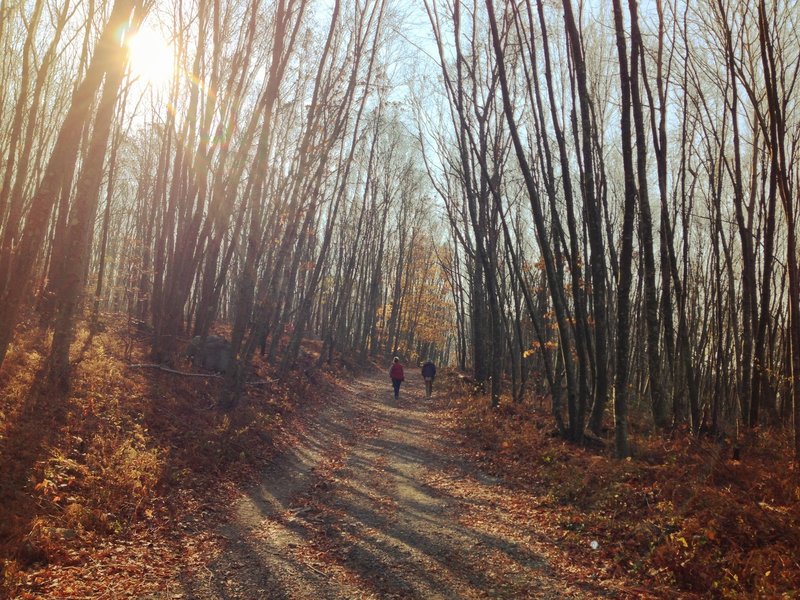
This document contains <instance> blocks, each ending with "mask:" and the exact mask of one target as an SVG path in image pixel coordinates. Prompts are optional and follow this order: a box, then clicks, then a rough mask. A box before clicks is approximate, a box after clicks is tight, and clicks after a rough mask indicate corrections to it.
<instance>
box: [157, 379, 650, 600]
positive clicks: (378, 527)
mask: <svg viewBox="0 0 800 600" xmlns="http://www.w3.org/2000/svg"><path fill="white" fill-rule="evenodd" d="M447 409H448V406H447V401H446V399H443V398H437V397H436V393H435V392H434V398H433V399H431V400H426V399H425V398H424V386H423V382H422V379H421V377H415V376H414V375H413V374H412V375H410V377H409V379H408V380H407V381H406V383H405V384H404V386H403V388H402V390H401V394H400V399H399V400H398V401H395V400H394V398H393V396H392V392H391V385H390V382H389V381H388V378H387V377H386V375H385V374H383V373H374V374H371V375H368V376H366V377H363V378H361V379H358V380H356V381H353V382H352V383H351V384H350V385H349V386H348V387H347V388H346V389H345V390H343V391H342V392H341V393H340V394H338V395H337V397H334V398H331V400H330V402H328V403H327V404H326V405H325V407H324V408H323V409H321V410H320V411H318V413H317V414H314V415H309V418H308V419H306V420H305V429H304V430H303V431H301V432H300V433H299V434H298V435H297V438H296V440H295V444H294V445H293V447H291V448H290V449H289V450H288V451H286V452H284V453H283V454H281V455H280V456H279V457H277V459H276V460H275V462H274V463H273V465H272V467H271V468H270V469H269V471H268V472H267V473H265V474H264V478H263V482H262V483H261V485H260V486H258V487H257V488H255V489H253V490H251V491H250V492H249V493H248V494H247V495H245V496H244V497H242V498H240V499H239V500H237V501H236V503H235V506H234V507H233V514H234V517H233V518H232V519H231V520H230V522H228V524H227V525H225V526H224V527H223V529H222V530H221V531H219V532H218V536H217V537H218V539H221V540H222V543H221V545H220V549H219V551H218V552H217V553H216V557H215V559H214V560H213V561H212V562H211V563H210V564H208V565H203V566H201V567H198V568H195V569H193V570H192V572H191V573H187V574H185V575H184V578H183V581H182V587H183V591H182V592H180V593H177V594H170V595H171V596H172V597H183V598H186V597H189V598H198V599H212V598H213V599H219V598H223V599H226V598H228V599H234V598H237V599H238V598H298V599H299V598H309V599H321V598H330V599H334V598H342V599H354V598H425V599H433V598H645V597H655V596H651V594H650V593H648V592H647V590H644V589H641V588H637V587H635V585H632V584H630V583H625V582H624V581H622V580H619V579H607V580H601V579H599V575H598V573H599V572H600V571H599V569H597V568H596V567H597V566H598V565H597V564H593V560H592V559H591V557H589V558H586V557H585V556H586V555H585V553H581V556H583V558H579V557H578V558H576V557H575V556H571V553H570V551H569V549H568V548H564V547H562V545H561V544H560V541H559V538H560V532H559V530H558V528H557V527H556V526H555V523H556V521H557V515H553V514H548V511H547V509H545V508H541V509H540V508H537V506H538V504H539V503H537V501H536V497H535V495H533V494H529V493H528V492H526V491H524V490H519V489H513V487H512V486H510V485H508V484H507V483H506V482H504V481H503V480H500V479H497V478H494V477H491V476H489V475H487V474H485V473H482V472H481V471H480V470H478V469H476V468H475V467H474V466H472V465H470V463H469V462H468V461H467V460H465V459H464V458H463V457H461V454H462V453H460V452H459V441H458V435H457V434H456V433H455V432H454V431H453V429H452V426H451V424H450V421H449V419H448V411H447ZM586 543H587V546H588V545H589V544H591V541H590V540H587V542H586Z"/></svg>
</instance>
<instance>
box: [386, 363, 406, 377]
mask: <svg viewBox="0 0 800 600" xmlns="http://www.w3.org/2000/svg"><path fill="white" fill-rule="evenodd" d="M389 377H391V378H392V379H399V380H400V381H403V380H404V379H405V375H404V373H403V365H401V364H400V363H399V362H396V363H392V368H391V369H389Z"/></svg>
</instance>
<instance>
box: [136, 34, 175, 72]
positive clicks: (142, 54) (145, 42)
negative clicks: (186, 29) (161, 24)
mask: <svg viewBox="0 0 800 600" xmlns="http://www.w3.org/2000/svg"><path fill="white" fill-rule="evenodd" d="M127 44H128V50H129V61H130V69H131V75H132V76H133V77H135V78H137V79H140V80H142V81H144V82H145V83H147V84H150V85H153V86H165V85H166V84H168V83H169V82H170V80H171V79H172V77H173V75H174V73H175V65H174V63H175V51H174V49H173V48H172V44H170V42H168V41H167V40H166V39H165V37H164V35H163V34H162V33H161V32H159V31H158V30H156V29H153V28H152V27H147V26H143V27H141V28H140V29H139V31H137V32H136V33H135V34H133V35H132V36H131V37H130V38H128V41H127Z"/></svg>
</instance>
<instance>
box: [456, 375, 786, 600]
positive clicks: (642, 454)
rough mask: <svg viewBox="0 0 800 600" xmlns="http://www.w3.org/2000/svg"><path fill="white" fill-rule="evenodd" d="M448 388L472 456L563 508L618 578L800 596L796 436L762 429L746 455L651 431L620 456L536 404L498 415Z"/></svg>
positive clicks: (577, 534)
mask: <svg viewBox="0 0 800 600" xmlns="http://www.w3.org/2000/svg"><path fill="white" fill-rule="evenodd" d="M449 388H450V389H449V390H448V392H449V393H450V395H451V397H452V398H453V399H452V400H451V407H452V408H453V410H452V418H453V419H454V420H455V423H456V425H457V427H458V428H459V429H460V431H461V432H462V433H463V439H464V444H465V449H466V451H467V452H469V453H470V454H471V455H472V457H473V458H474V459H475V460H477V461H478V462H479V463H481V464H482V466H483V467H484V468H486V469H488V470H490V471H492V472H494V473H495V474H497V475H502V476H504V477H506V478H508V479H510V480H513V481H514V482H516V483H517V484H519V485H521V486H525V487H526V488H528V489H532V490H533V491H535V492H539V495H538V497H539V498H540V499H541V503H542V505H543V506H550V507H553V508H554V509H556V508H557V509H558V510H557V511H555V510H554V514H558V515H561V516H560V517H558V518H559V519H560V523H559V526H560V527H561V528H562V529H563V531H564V542H565V543H566V544H567V546H568V547H569V548H570V551H571V552H575V553H592V554H593V555H594V556H595V557H597V556H598V555H599V556H600V557H602V559H603V564H605V565H606V571H607V574H608V575H610V576H613V575H614V574H615V573H618V574H620V575H621V574H623V572H626V573H627V574H629V575H635V576H636V577H637V578H641V579H644V580H649V581H652V582H653V584H654V586H657V587H658V588H660V589H665V588H667V589H673V590H675V591H676V594H677V595H679V596H683V595H684V594H687V595H689V594H696V595H702V596H711V597H719V598H751V597H759V598H780V597H796V596H795V594H796V593H797V590H798V589H800V502H798V500H800V487H798V477H797V473H796V471H795V470H794V468H793V466H792V462H791V457H792V451H791V440H790V438H789V435H788V432H783V431H772V430H770V431H766V430H765V431H756V432H754V434H753V435H752V436H751V438H750V439H749V440H747V442H746V444H744V445H743V446H742V447H741V449H740V458H741V460H734V459H733V453H732V449H731V448H730V447H729V446H727V445H724V444H719V443H716V442H714V441H713V440H710V439H706V438H702V439H695V438H693V437H692V436H691V435H689V434H688V433H687V432H686V431H680V432H675V433H673V434H672V435H671V436H669V437H666V436H662V435H652V436H650V437H647V436H645V435H644V434H643V433H642V434H637V435H635V436H633V438H632V443H633V448H634V456H633V457H632V458H630V459H628V460H617V459H615V458H613V455H612V450H613V439H608V440H606V441H605V442H606V445H605V447H604V448H602V449H601V448H600V446H601V444H599V443H597V444H595V445H596V447H595V448H594V449H591V450H590V449H586V448H581V447H578V446H577V445H575V444H571V443H568V442H565V441H564V440H563V439H561V438H560V437H558V436H557V435H555V434H554V431H553V429H554V427H553V420H552V417H551V416H550V415H549V413H548V411H547V410H546V409H545V407H544V406H543V405H541V404H539V403H538V402H535V403H528V402H526V403H522V404H513V403H511V402H510V401H508V400H505V401H504V402H502V403H501V406H500V408H499V409H497V410H492V409H491V408H489V402H488V399H487V398H486V397H485V396H475V395H472V394H471V393H470V391H469V390H468V389H467V387H466V386H464V385H463V384H460V383H459V382H458V380H457V379H456V378H452V379H451V380H450V384H449ZM634 429H635V430H636V429H639V430H640V431H644V430H645V428H644V427H640V428H636V427H634ZM595 542H596V543H595Z"/></svg>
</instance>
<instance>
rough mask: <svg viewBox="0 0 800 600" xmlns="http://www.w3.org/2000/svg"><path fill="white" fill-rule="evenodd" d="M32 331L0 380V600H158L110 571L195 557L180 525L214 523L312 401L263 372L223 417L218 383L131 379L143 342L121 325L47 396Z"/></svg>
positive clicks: (302, 384)
mask: <svg viewBox="0 0 800 600" xmlns="http://www.w3.org/2000/svg"><path fill="white" fill-rule="evenodd" d="M34 331H35V330H34V329H31V332H29V333H23V334H21V335H20V336H18V339H17V341H16V343H15V345H14V346H13V347H12V349H11V351H10V352H9V355H8V358H7V359H6V361H5V363H4V364H3V367H2V369H0V463H1V464H2V465H3V468H2V474H1V475H0V567H2V572H0V597H3V596H4V594H7V595H10V596H14V597H17V596H19V597H39V596H38V594H43V595H44V596H46V597H55V594H57V593H66V592H64V590H67V589H68V590H72V593H73V594H74V595H78V596H93V595H96V594H100V593H101V592H106V593H110V592H109V590H113V589H115V588H114V585H115V582H116V585H117V586H118V587H117V588H116V589H121V590H126V591H131V590H133V591H134V592H135V595H137V594H142V595H146V594H148V593H152V592H154V591H158V590H159V585H161V584H160V583H159V579H161V581H162V582H163V577H162V578H159V577H158V576H157V575H158V573H157V572H156V571H154V570H152V569H151V570H150V571H149V572H148V573H149V575H150V577H151V579H147V578H146V577H143V576H142V575H143V573H138V572H137V573H138V575H137V573H134V572H133V571H130V570H119V569H115V568H114V564H115V562H117V561H119V560H121V558H120V553H123V554H125V553H127V554H128V555H130V557H131V558H130V560H128V561H127V562H128V563H129V564H136V565H144V567H143V568H146V567H147V565H153V564H157V565H161V566H162V567H163V569H164V571H165V573H169V572H171V573H173V574H174V573H175V572H177V571H176V568H175V565H174V564H173V563H174V561H176V560H184V561H185V560H190V557H189V556H188V555H187V552H186V547H187V545H188V546H189V547H194V546H195V545H198V544H197V539H196V537H197V536H196V535H195V537H194V538H193V539H192V540H187V538H186V535H185V530H186V522H187V521H188V520H191V519H193V518H195V517H196V515H197V514H199V512H200V510H201V508H202V512H203V513H204V515H205V514H206V513H208V512H209V510H210V513H211V514H222V510H221V507H223V506H224V505H226V504H227V503H228V502H229V500H230V498H229V495H230V493H231V492H230V490H232V489H233V488H234V485H233V484H234V483H239V484H241V483H243V482H249V481H255V480H256V478H257V474H258V473H259V472H260V469H261V468H263V466H264V464H266V462H267V460H268V459H269V457H270V456H271V455H272V454H273V453H274V451H275V450H276V448H277V447H278V446H279V445H280V444H281V443H282V442H281V439H283V438H282V435H283V433H282V432H283V431H284V426H285V423H286V420H287V419H288V418H291V416H292V413H293V411H294V408H295V407H296V406H297V405H298V404H299V403H300V402H309V401H313V400H314V398H315V393H314V392H313V388H312V385H311V383H310V382H309V380H308V379H307V377H306V376H305V375H303V374H302V371H301V374H300V375H298V376H296V377H295V376H292V377H294V378H292V379H290V380H288V381H283V382H281V381H278V380H277V379H276V378H274V377H273V373H272V372H271V369H270V367H269V366H268V365H266V364H264V363H260V364H259V365H258V366H257V374H258V376H259V377H260V378H261V379H262V380H263V381H264V382H265V385H262V386H259V387H257V388H252V389H251V390H250V391H249V392H248V394H247V397H246V398H244V399H243V400H242V401H241V402H240V404H239V405H238V407H237V408H236V409H235V410H232V411H230V412H228V413H226V412H223V411H221V410H218V409H216V408H215V406H214V404H215V400H216V398H217V396H218V394H219V391H220V385H221V383H220V380H219V379H208V378H185V377H180V376H176V375H173V374H169V373H165V372H162V371H157V370H149V369H147V370H146V369H130V368H128V367H127V365H126V361H125V360H124V359H123V357H124V356H126V355H129V356H130V362H133V363H141V362H148V361H147V359H146V341H147V336H141V337H140V338H138V339H137V338H136V336H135V335H134V336H132V333H131V332H130V331H127V330H126V329H125V328H124V327H123V326H120V327H116V328H109V330H108V331H106V332H101V333H100V334H98V335H97V336H94V337H91V338H90V337H89V334H88V332H87V331H83V332H81V334H80V335H79V336H78V338H79V339H78V340H77V341H76V344H75V346H74V348H73V357H75V356H77V357H78V360H77V365H76V367H75V371H74V376H73V386H72V390H71V391H70V393H69V394H68V395H66V396H63V395H60V396H55V395H51V394H50V393H49V392H48V391H46V390H45V388H44V386H43V385H42V384H41V383H40V382H39V375H40V373H41V371H42V367H43V365H44V356H45V352H46V348H47V344H46V343H45V342H46V340H42V339H41V338H40V337H37V335H36V334H35V333H33V332H34ZM180 368H181V369H184V370H188V369H189V368H190V367H189V366H188V365H181V366H180ZM314 376H315V377H316V378H320V377H323V376H324V375H323V374H319V373H315V375H314ZM314 383H322V384H324V381H321V380H319V379H318V380H317V381H315V382H314ZM211 507H217V508H211ZM193 515H195V516H193ZM206 519H207V517H206ZM207 524H208V523H206V525H207ZM137 540H138V541H137ZM199 546H202V544H199ZM111 548H123V550H114V551H113V552H112V551H111V550H110V549H111ZM200 551H202V550H201V548H198V549H197V552H200ZM134 555H135V556H134ZM90 559H91V560H90ZM87 561H89V562H90V563H91V564H93V565H95V567H96V568H97V569H98V574H97V576H96V577H93V578H91V579H92V581H82V580H81V581H79V580H73V579H70V573H72V572H71V571H69V570H65V569H66V568H67V567H68V566H69V565H72V564H82V565H86V564H87ZM101 572H102V574H101ZM55 573H58V576H56V575H55ZM73 576H74V574H73ZM53 581H57V582H58V583H57V584H55V583H52V582H53ZM132 581H136V583H135V586H136V587H133V588H131V587H130V586H131V585H134V584H132V583H131V582H132ZM48 586H50V587H48ZM66 595H67V596H69V594H66ZM111 595H112V596H113V595H114V594H113V593H111Z"/></svg>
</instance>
